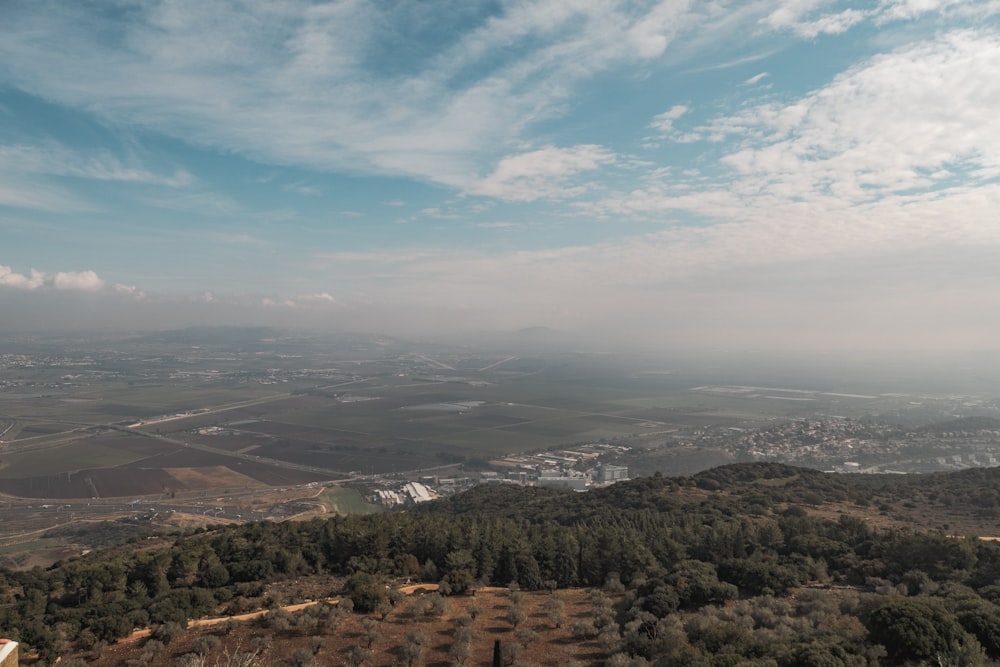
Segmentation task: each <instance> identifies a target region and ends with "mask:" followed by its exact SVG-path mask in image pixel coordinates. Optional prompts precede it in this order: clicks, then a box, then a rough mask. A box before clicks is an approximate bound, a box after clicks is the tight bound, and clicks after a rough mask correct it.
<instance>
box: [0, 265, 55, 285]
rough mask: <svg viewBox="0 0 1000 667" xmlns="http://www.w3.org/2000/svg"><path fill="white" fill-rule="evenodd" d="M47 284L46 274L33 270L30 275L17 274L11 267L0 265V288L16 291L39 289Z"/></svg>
mask: <svg viewBox="0 0 1000 667" xmlns="http://www.w3.org/2000/svg"><path fill="white" fill-rule="evenodd" d="M44 284H45V274H44V273H42V272H41V271H36V270H35V269H32V270H31V272H30V273H29V274H28V275H24V274H23V273H15V272H14V270H13V269H11V268H10V267H9V266H4V265H2V264H0V286H3V287H14V288H16V289H37V288H39V287H41V286H42V285H44Z"/></svg>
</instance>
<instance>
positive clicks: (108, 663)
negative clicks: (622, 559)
mask: <svg viewBox="0 0 1000 667" xmlns="http://www.w3.org/2000/svg"><path fill="white" fill-rule="evenodd" d="M420 588H424V589H429V588H432V587H431V586H426V585H425V586H421V585H415V586H411V587H409V590H417V589H420ZM554 595H557V596H559V597H560V598H561V599H562V600H563V602H564V604H565V611H564V615H565V622H564V623H563V626H562V627H561V628H555V627H553V625H552V624H551V622H550V621H549V620H548V619H547V617H546V612H545V610H544V608H543V605H544V603H545V601H546V599H547V598H548V597H549V594H548V593H541V592H532V593H524V594H523V598H522V601H521V603H520V605H521V607H522V608H523V609H524V611H525V612H526V614H527V618H526V620H525V621H523V622H522V623H521V624H520V625H519V629H522V628H527V629H530V630H533V631H534V632H536V633H537V634H538V636H537V638H536V639H534V640H533V641H531V642H530V643H529V645H528V646H527V648H526V649H525V650H524V653H523V654H522V655H523V658H524V659H526V660H527V661H528V662H530V663H532V664H534V665H537V666H539V667H564V665H566V664H567V663H568V662H570V661H572V660H576V661H578V662H580V663H582V664H585V665H596V664H600V663H601V662H602V661H603V660H604V657H605V656H604V655H603V654H602V653H601V649H600V647H599V646H598V644H597V641H596V640H594V639H586V640H579V639H576V638H574V637H572V635H571V633H570V631H569V629H568V628H569V626H570V625H571V624H572V623H574V622H577V621H578V620H582V619H588V618H590V616H591V613H592V606H591V602H590V599H589V596H588V594H587V592H586V591H585V590H582V589H572V590H563V591H558V592H556V593H554ZM417 597H419V595H411V596H410V597H408V598H407V599H406V600H404V601H402V602H400V603H398V604H397V605H396V607H395V608H394V609H393V610H392V611H391V612H390V613H389V615H388V616H387V617H386V618H385V620H383V621H380V622H379V623H378V624H377V632H378V635H379V638H378V640H377V641H376V643H375V644H374V646H373V647H372V650H373V655H372V657H371V658H370V659H369V660H367V661H365V663H364V665H365V667H390V666H392V665H400V664H406V663H405V660H403V659H402V658H401V657H400V654H399V650H400V648H401V647H402V646H403V645H404V644H405V643H406V641H407V635H408V634H409V633H411V632H413V631H415V630H420V631H421V632H422V633H423V634H424V635H425V636H426V637H427V638H428V641H427V643H426V645H425V646H426V648H425V651H424V656H423V660H421V661H420V664H422V665H425V666H427V667H447V666H448V665H451V664H453V663H454V659H452V658H450V657H449V656H448V650H449V649H450V647H451V645H452V643H453V642H452V637H453V635H454V632H455V627H456V626H455V624H454V619H455V618H457V617H459V616H463V615H466V614H467V612H468V608H469V607H470V605H473V604H475V605H478V606H479V607H481V609H482V612H481V614H480V615H479V616H477V618H476V619H475V621H474V622H473V624H472V627H473V628H475V630H476V633H477V634H478V638H477V639H476V640H475V641H473V642H472V656H471V657H470V659H469V660H468V661H467V662H466V664H467V665H471V666H478V665H490V664H492V657H493V645H494V640H496V639H499V640H501V642H505V643H513V642H515V634H514V631H513V628H512V627H511V625H510V623H509V622H508V621H507V620H506V618H505V617H506V614H507V610H508V608H509V607H510V605H511V598H510V593H509V591H507V590H506V589H497V588H488V589H480V590H478V591H477V592H476V594H475V595H474V596H473V595H461V596H454V597H449V598H446V599H447V601H448V609H447V611H445V613H444V614H443V615H442V616H440V617H428V616H423V615H421V616H416V615H415V614H414V612H413V610H412V608H413V606H414V604H415V603H416V599H417ZM323 603H325V602H306V603H299V604H296V605H293V606H290V607H286V608H287V609H288V610H289V611H293V612H298V611H299V610H301V609H304V608H305V607H307V606H311V605H314V604H323ZM372 617H373V618H376V619H377V618H378V617H377V616H372ZM239 618H240V619H241V620H242V622H239V621H237V622H235V623H226V621H228V620H230V619H227V618H217V619H204V620H201V621H198V622H196V623H193V624H192V626H191V627H190V628H189V629H188V631H187V632H186V633H185V634H184V635H183V636H181V637H180V638H178V639H176V640H174V641H172V642H170V644H169V645H168V646H167V647H166V649H165V650H164V651H163V652H161V653H159V654H158V655H156V656H154V657H152V659H150V660H149V662H147V663H145V664H146V665H148V667H172V666H173V665H174V661H175V660H176V659H177V658H178V657H179V656H180V655H183V654H185V653H189V652H192V651H193V646H194V642H195V640H196V639H197V638H198V637H200V636H203V635H209V634H211V635H214V636H216V637H217V638H218V640H219V642H220V645H219V646H217V647H215V648H214V649H212V651H211V652H210V653H209V654H208V660H207V661H206V662H205V664H207V665H213V664H215V661H216V659H221V658H222V657H223V655H224V653H225V652H226V651H227V650H228V651H230V652H233V651H236V650H241V649H242V650H246V648H247V647H249V646H251V644H252V643H253V642H254V641H255V638H257V640H256V641H262V640H261V639H260V638H262V637H265V636H270V637H271V639H270V641H269V642H268V646H267V649H266V650H265V651H264V653H263V656H262V664H264V665H281V664H288V662H287V661H288V659H289V658H290V656H291V655H292V653H293V652H294V651H295V650H296V649H302V648H307V647H311V646H314V645H315V644H317V643H321V644H322V648H320V649H319V651H318V652H317V653H316V655H315V657H314V661H313V662H312V663H311V664H313V665H317V666H322V665H344V664H346V661H345V658H344V655H345V653H346V652H347V651H348V650H350V649H351V648H353V647H355V646H362V645H364V643H365V641H364V639H363V633H364V629H363V626H362V620H363V619H364V618H365V615H362V614H350V615H348V616H347V617H346V618H345V619H344V620H343V621H342V622H341V623H340V625H339V626H338V627H337V628H336V630H334V631H332V632H328V633H319V634H317V635H314V636H302V635H300V634H298V633H297V632H296V631H295V630H294V629H292V630H284V631H279V630H275V629H273V628H270V627H268V623H267V619H266V612H261V611H257V612H251V613H248V614H244V615H241V616H240V617H239ZM145 636H146V633H145V632H143V633H138V634H137V635H136V636H135V637H133V638H132V640H131V641H129V640H125V641H122V642H119V643H118V644H115V645H114V646H111V647H109V648H108V649H107V650H105V651H104V654H103V655H102V656H101V657H99V658H97V657H94V656H92V655H90V654H88V653H80V654H78V656H80V657H83V658H84V659H85V660H87V664H91V665H95V666H96V667H125V666H126V664H127V663H128V661H129V660H134V659H136V658H138V656H139V654H140V653H142V647H143V644H144V642H145V641H147V640H146V639H145Z"/></svg>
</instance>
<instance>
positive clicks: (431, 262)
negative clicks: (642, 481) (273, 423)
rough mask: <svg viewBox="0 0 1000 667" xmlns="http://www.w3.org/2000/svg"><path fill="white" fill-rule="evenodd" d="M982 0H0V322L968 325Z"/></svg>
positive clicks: (994, 148) (857, 345)
mask: <svg viewBox="0 0 1000 667" xmlns="http://www.w3.org/2000/svg"><path fill="white" fill-rule="evenodd" d="M998 177H1000V2H998V1H997V0H983V1H980V2H975V1H971V0H962V1H955V0H871V1H869V2H837V1H832V0H770V1H768V2H753V1H748V0H742V1H738V2H727V1H726V0H716V1H713V2H694V1H691V2H684V1H678V0H668V1H665V2H655V1H652V0H649V1H639V0H636V1H631V2H626V1H622V2H617V1H615V0H577V1H569V0H552V1H545V0H541V1H539V2H527V1H519V2H503V1H497V2H468V1H466V0H455V1H451V2H448V1H443V0H442V1H432V2H426V1H419V2H418V1H412V2H407V1H406V0H401V1H400V2H371V1H370V0H363V1H357V2H350V1H344V2H325V3H318V2H316V3H314V2H305V1H298V0H260V1H255V0H245V1H243V2H221V1H220V2H193V1H192V2H184V1H171V2H167V1H164V2H155V1H152V0H150V1H148V2H139V3H136V2H125V1H123V2H120V3H116V2H74V3H65V2H46V1H45V0H32V1H30V2H29V1H27V0H24V1H19V0H13V1H11V2H5V3H3V4H2V5H0V308H2V309H3V310H4V312H5V317H4V318H3V320H2V324H0V328H6V329H31V328H60V327H65V328H110V327H118V326H125V327H129V328H142V327H165V326H166V327H169V326H186V325H191V324H223V323H248V324H283V325H295V326H304V327H319V328H331V329H353V330H367V331H382V332H385V333H396V334H400V335H408V336H432V335H435V334H439V333H448V334H453V335H454V334H457V335H461V334H462V333H463V332H476V331H486V330H515V329H518V328H521V327H528V326H548V327H552V328H556V329H560V330H563V331H567V332H580V333H586V334H590V335H591V336H592V338H593V340H595V341H607V342H609V343H611V342H623V343H630V344H639V345H657V346H665V347H684V346H698V347H725V348H730V349H732V348H743V347H746V348H770V349H808V350H826V349H869V350H871V349H899V348H909V349H949V350H954V349H959V350H960V349H981V348H990V347H995V345H996V340H997V335H998V333H1000V314H998V313H1000V268H998V267H1000V261H998V259H1000V252H998V251H1000V214H998V211H1000V182H998Z"/></svg>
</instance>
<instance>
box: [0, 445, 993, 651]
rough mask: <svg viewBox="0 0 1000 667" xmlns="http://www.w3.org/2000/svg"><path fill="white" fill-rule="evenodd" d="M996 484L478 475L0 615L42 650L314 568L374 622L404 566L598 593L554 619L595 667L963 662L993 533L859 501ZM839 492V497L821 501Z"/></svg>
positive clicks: (952, 501) (982, 639) (132, 557)
mask: <svg viewBox="0 0 1000 667" xmlns="http://www.w3.org/2000/svg"><path fill="white" fill-rule="evenodd" d="M998 493H1000V477H998V474H997V471H996V470H985V471H975V472H972V471H970V472H965V473H955V474H949V475H935V476H927V477H921V478H917V477H913V478H877V479H874V478H863V477H848V476H835V475H828V474H823V473H819V472H815V471H809V470H803V469H797V468H790V467H787V466H781V465H773V464H751V465H734V466H726V467H724V468H719V469H715V470H711V471H707V472H705V473H702V474H699V475H697V476H695V477H693V478H665V477H660V476H655V477H651V478H646V479H639V480H634V481H632V482H628V483H622V484H617V485H615V486H613V487H609V488H607V489H604V490H599V491H593V492H590V493H585V494H574V493H568V492H559V491H553V490H546V489H538V488H521V487H512V486H480V487H477V488H475V489H473V490H471V491H469V492H467V493H464V494H461V495H458V496H455V497H453V498H451V499H448V500H443V501H438V502H435V503H429V504H427V505H425V506H422V507H420V509H419V511H413V512H397V513H387V514H381V515H371V516H350V517H333V518H329V519H323V520H319V519H315V520H311V521H306V522H288V523H257V524H249V525H244V526H239V527H228V528H220V529H216V530H208V531H199V532H196V533H193V534H190V535H187V536H184V537H182V538H180V539H176V540H175V541H173V542H172V543H169V544H159V545H157V544H156V543H155V541H147V540H137V541H135V542H134V543H133V544H130V545H124V546H123V547H118V548H115V549H111V550H108V551H105V552H102V553H93V554H90V555H88V556H86V557H83V558H79V559H76V560H73V561H71V562H66V563H62V564H59V565H57V566H55V567H53V568H51V569H49V570H45V571H42V570H34V571H28V572H2V573H0V630H2V632H3V633H4V634H7V635H10V636H13V637H14V638H15V639H19V640H21V641H23V642H25V643H26V644H27V645H29V646H30V647H32V648H34V649H37V650H38V651H39V653H40V656H41V657H42V659H43V660H44V661H47V662H52V661H54V660H55V659H56V658H57V657H59V656H61V655H70V654H73V653H74V652H76V653H77V654H80V651H83V650H89V649H92V648H93V647H94V646H95V645H98V646H102V645H104V644H103V643H106V642H113V641H115V640H116V639H118V638H120V637H123V636H125V635H127V634H129V633H130V632H131V631H132V629H133V628H137V627H146V626H154V627H156V626H161V627H166V626H167V625H168V624H182V623H184V622H185V621H187V620H188V619H191V618H196V617H199V616H207V615H218V614H226V613H238V612H243V611H249V610H252V609H255V608H261V607H266V606H268V604H271V602H272V601H269V600H267V599H266V598H265V595H264V587H265V585H266V584H268V583H269V582H273V581H277V580H281V579H288V578H293V577H304V576H306V575H316V574H328V575H334V576H337V577H342V578H343V579H341V580H340V581H343V582H344V585H343V588H342V591H338V590H329V591H327V592H326V593H327V594H330V595H333V594H336V593H340V592H342V593H343V594H344V595H346V596H349V597H350V598H351V599H352V605H351V606H352V607H353V609H354V611H355V613H365V614H373V615H374V616H375V617H378V616H380V615H381V616H383V617H384V615H385V614H386V613H388V610H389V609H390V608H391V603H392V602H393V601H395V600H398V597H395V596H393V594H392V590H393V587H394V586H395V584H397V583H398V582H400V581H402V580H405V579H407V578H409V579H412V580H422V581H428V582H434V583H438V582H440V583H441V586H442V588H441V590H442V592H443V593H445V594H449V595H452V596H457V595H468V593H469V592H470V591H471V589H474V588H475V587H478V586H483V585H493V586H509V585H511V584H514V585H516V587H517V588H519V589H522V590H526V591H531V590H549V591H550V590H554V589H565V588H578V587H592V588H595V589H601V590H603V591H604V593H602V595H603V596H604V598H603V599H601V600H598V602H599V603H600V604H597V603H595V607H599V608H601V609H605V610H606V613H603V614H596V615H595V616H594V618H593V619H589V620H587V621H586V622H581V623H582V626H581V627H576V628H575V630H572V631H573V632H579V633H580V636H581V637H588V636H589V637H591V638H594V640H595V641H596V640H598V639H600V645H601V646H602V647H603V648H602V650H603V652H604V654H605V655H604V656H603V657H602V659H601V660H602V662H603V661H608V664H620V665H628V664H637V665H638V664H645V662H646V661H648V662H649V663H655V664H662V665H692V664H695V665H697V664H702V665H782V666H784V665H867V664H907V663H909V662H913V663H917V662H920V661H927V662H928V664H935V665H938V664H948V665H975V664H985V663H986V662H987V661H988V660H991V659H997V658H1000V606H998V604H997V603H998V602H1000V585H998V584H1000V545H998V544H996V543H994V542H992V541H983V540H980V539H976V538H971V537H970V538H966V537H956V536H952V535H949V534H947V533H946V532H945V531H939V530H934V531H926V530H923V529H922V528H921V527H920V526H913V527H904V526H899V525H897V526H893V527H879V526H878V525H877V524H878V522H870V521H868V520H866V516H865V514H864V511H861V510H864V509H865V508H874V507H877V506H878V505H885V504H886V503H889V502H904V503H905V502H910V501H908V500H906V499H907V498H913V499H915V500H917V501H919V502H931V503H933V502H941V503H946V502H947V503H948V504H949V507H950V508H951V509H955V507H956V505H961V506H962V507H965V508H967V510H968V511H969V512H972V511H978V509H982V508H981V507H978V508H977V507H973V505H976V506H980V505H985V504H986V503H987V502H990V501H991V499H993V498H996V497H997V495H998ZM932 498H933V500H931V499H932ZM845 503H846V504H849V505H851V506H852V507H856V508H858V509H859V512H842V513H840V514H833V513H831V512H830V511H829V508H830V507H831V506H840V507H843V506H845ZM990 507H991V508H992V505H991V506H990ZM824 508H825V509H824ZM876 514H877V513H874V512H873V516H875V515H876ZM991 532H992V531H991ZM515 625H516V624H515ZM577 625H580V624H577ZM566 631H567V633H569V632H570V631H571V630H570V628H569V627H567V630H566ZM602 638H603V639H602ZM81 655H82V654H81ZM521 662H524V660H522V661H521ZM529 662H530V661H529Z"/></svg>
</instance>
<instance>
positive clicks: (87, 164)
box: [0, 143, 195, 188]
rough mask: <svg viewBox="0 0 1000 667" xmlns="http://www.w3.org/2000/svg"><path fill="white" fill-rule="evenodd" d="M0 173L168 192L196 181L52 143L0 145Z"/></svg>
mask: <svg viewBox="0 0 1000 667" xmlns="http://www.w3.org/2000/svg"><path fill="white" fill-rule="evenodd" d="M0 171H10V172H19V173H34V174H46V175H55V176H73V177H77V178H86V179H94V180H98V181H120V182H126V183H142V184H150V185H161V186H166V187H171V188H177V187H184V186H188V185H191V184H193V183H194V180H195V179H194V177H193V176H192V175H191V174H190V173H188V172H187V171H186V170H183V169H177V170H175V171H174V173H173V174H170V175H164V174H157V173H154V172H151V171H148V170H146V169H143V168H141V167H136V166H128V165H126V164H124V163H123V162H122V161H121V160H120V159H119V158H117V157H115V156H113V155H111V154H110V153H108V152H107V151H103V150H99V151H96V152H90V153H87V154H83V153H80V152H78V151H73V150H70V149H68V148H66V147H64V146H59V145H55V144H51V143H50V144H47V145H27V144H19V145H6V146H4V145H0Z"/></svg>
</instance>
